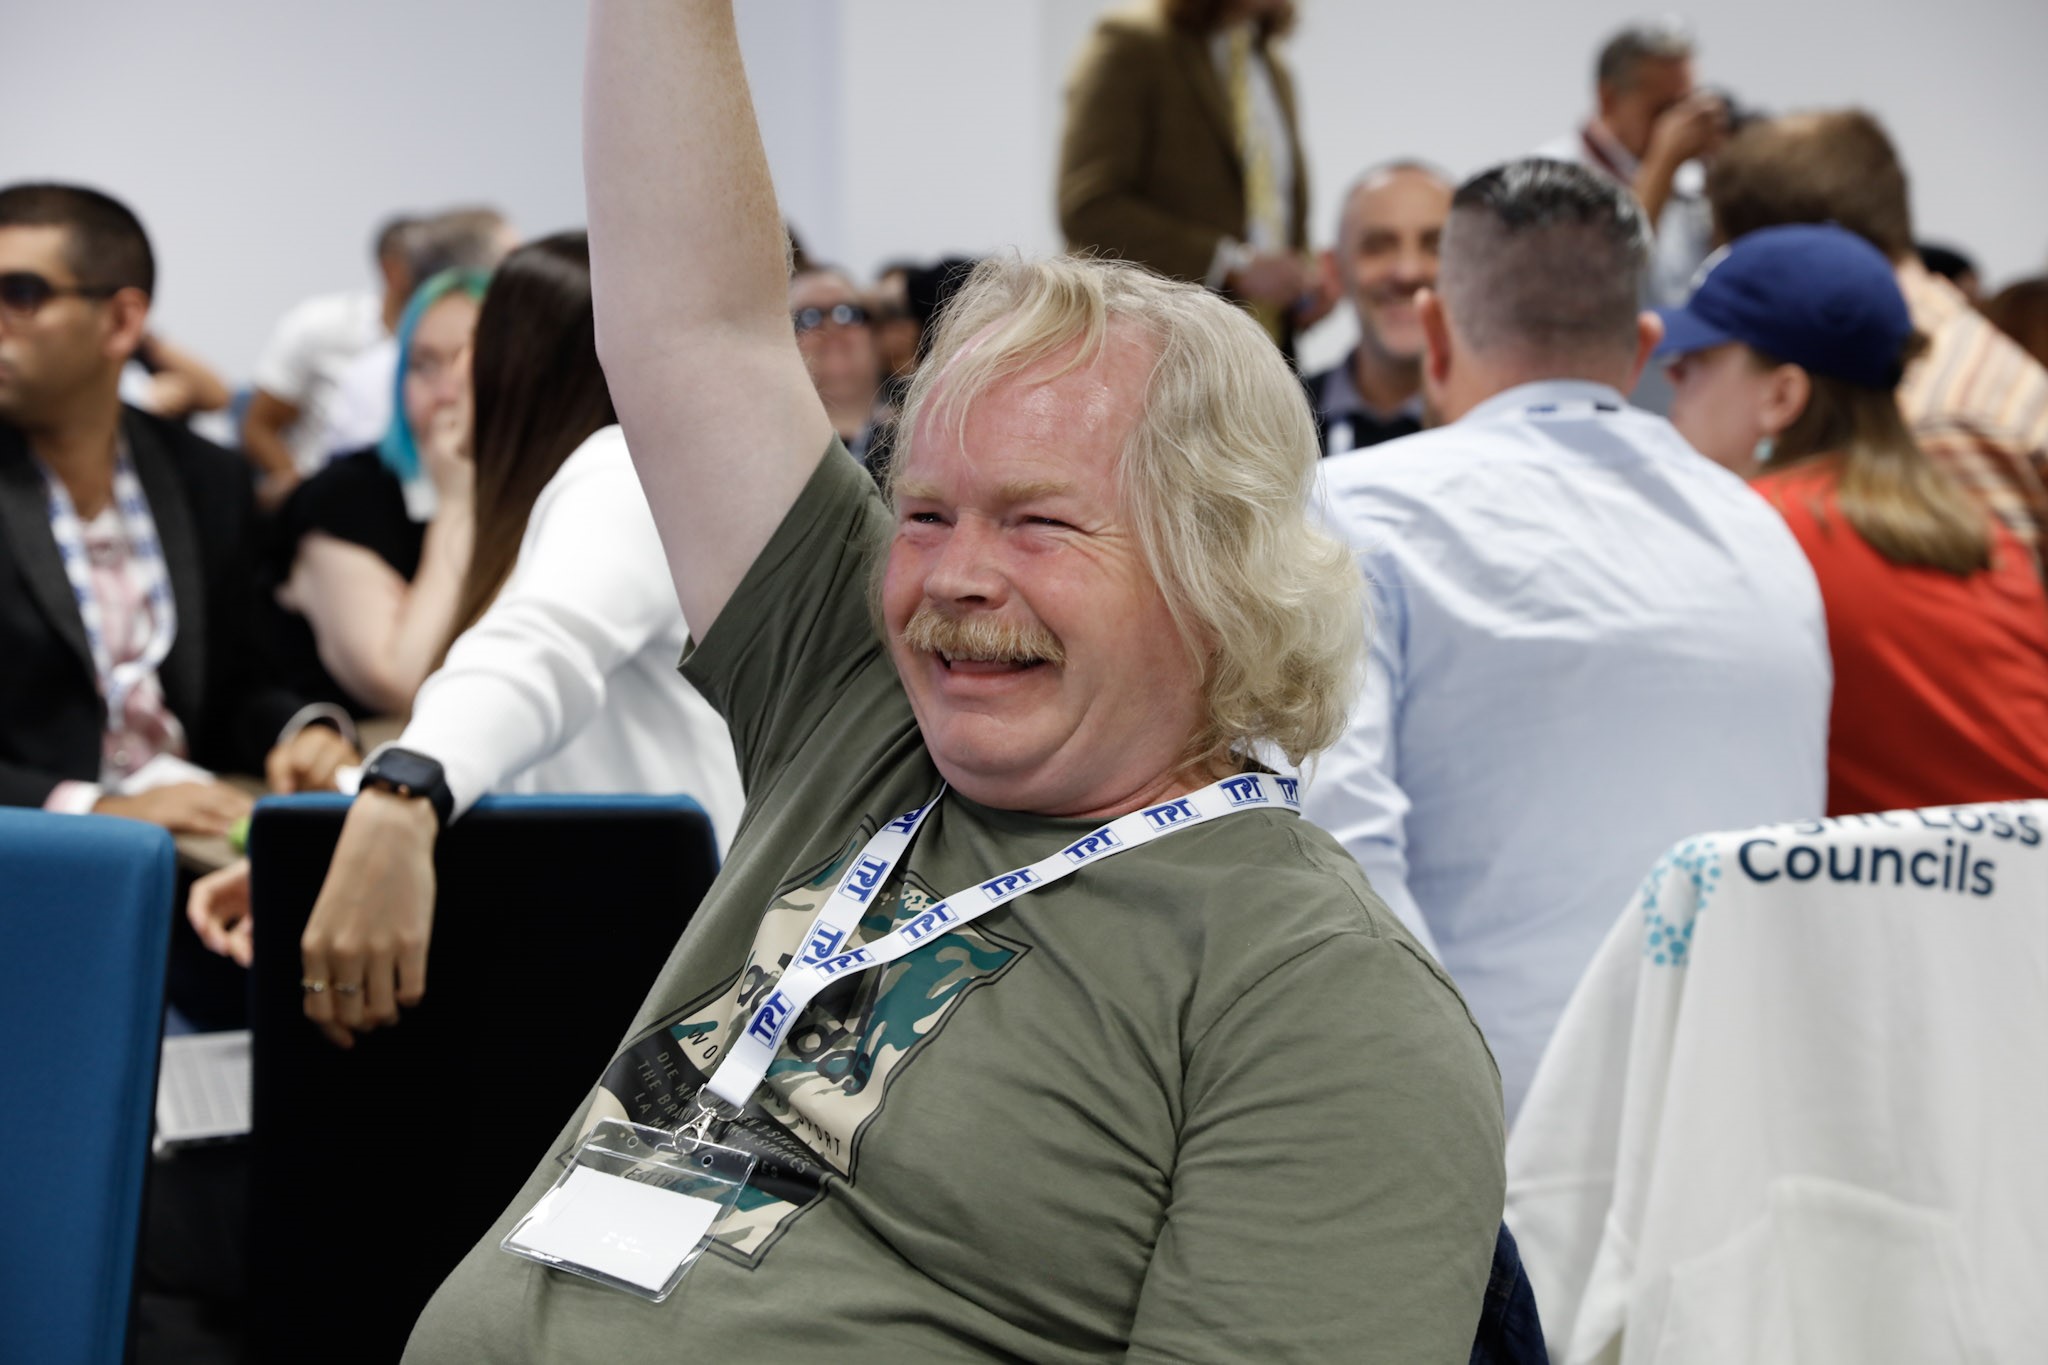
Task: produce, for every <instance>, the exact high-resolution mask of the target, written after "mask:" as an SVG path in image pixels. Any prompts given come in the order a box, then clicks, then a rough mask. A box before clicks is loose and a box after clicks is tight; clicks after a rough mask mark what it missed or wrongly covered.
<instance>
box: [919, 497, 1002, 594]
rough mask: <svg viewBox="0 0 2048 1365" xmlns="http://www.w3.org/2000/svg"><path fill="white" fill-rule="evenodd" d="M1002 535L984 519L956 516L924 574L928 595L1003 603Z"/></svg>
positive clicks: (925, 589)
mask: <svg viewBox="0 0 2048 1365" xmlns="http://www.w3.org/2000/svg"><path fill="white" fill-rule="evenodd" d="M1000 535H1001V532H1000V530H999V529H998V528H997V527H996V526H994V525H993V524H991V523H990V522H989V521H988V520H986V519H985V518H982V517H978V516H971V515H963V516H960V517H958V518H956V519H955V520H954V522H953V525H952V526H951V527H950V528H948V530H947V532H946V538H945V543H944V544H943V545H942V546H940V548H939V553H938V557H937V558H936V559H934V560H933V561H932V565H931V568H930V570H929V571H928V572H927V573H926V574H925V582H924V591H925V596H926V597H929V598H930V599H931V600H933V601H934V602H965V603H974V604H981V605H995V604H998V603H1000V602H1001V601H1002V600H1003V598H1004V596H1005V593H1006V590H1007V580H1006V579H1005V578H1004V577H1003V573H1002V567H1001V565H1000V563H999V562H998V555H997V551H998V549H999V539H1000Z"/></svg>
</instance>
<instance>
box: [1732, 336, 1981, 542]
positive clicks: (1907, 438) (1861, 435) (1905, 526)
mask: <svg viewBox="0 0 2048 1365" xmlns="http://www.w3.org/2000/svg"><path fill="white" fill-rule="evenodd" d="M1921 346H1922V341H1921V339H1920V338H1919V337H1915V338H1914V339H1913V341H1912V343H1911V344H1910V345H1909V346H1908V347H1907V358H1910V357H1911V356H1912V355H1913V354H1914V353H1915V352H1917V351H1918V350H1919V349H1920V348H1921ZM1757 358H1758V360H1759V361H1760V362H1762V363H1763V364H1764V367H1765V368H1767V369H1769V368H1775V367H1776V365H1777V363H1778V362H1777V361H1774V360H1772V359H1770V357H1768V356H1762V355H1759V356H1758V357H1757ZM1807 378H1808V380H1809V381H1811V383H1812V386H1813V391H1812V393H1811V395H1810V396H1809V397H1808V398H1807V400H1806V407H1805V409H1804V410H1803V411H1802V412H1801V413H1800V414H1799V416H1798V417H1796V418H1795V419H1793V422H1792V425H1791V426H1789V427H1787V428H1785V430H1784V431H1782V432H1780V433H1779V434H1778V438H1777V442H1776V445H1775V448H1774V449H1773V451H1772V453H1771V459H1770V462H1769V463H1768V464H1767V465H1765V466H1764V467H1765V469H1767V470H1779V469H1784V468H1787V467H1789V466H1791V465H1794V464H1797V463H1800V462H1802V461H1805V460H1810V459H1814V458H1816V457H1823V456H1825V457H1830V458H1832V459H1833V460H1835V461H1837V462H1838V465H1837V467H1838V468H1839V469H1840V471H1841V477H1840V481H1839V482H1838V483H1837V485H1836V488H1835V500H1836V503H1837V504H1838V505H1839V506H1840V507H1841V509H1842V516H1843V519H1844V520H1846V521H1847V522H1848V523H1849V525H1851V526H1852V527H1854V528H1855V529H1856V534H1858V535H1860V536H1862V537H1863V539H1864V540H1866V541H1868V542H1869V543H1870V547H1871V548H1872V549H1874V550H1876V551H1877V552H1878V553H1879V554H1881V555H1883V556H1884V557H1885V558H1886V559H1888V560H1890V561H1891V562H1892V563H1894V564H1900V565H1907V566H1913V567H1919V568H1928V569H1940V570H1942V571H1943V572H1945V573H1952V574H1956V575H1959V576H1966V575H1969V574H1973V573H1976V572H1978V571H1979V570H1981V569H1988V568H1990V567H1991V528H1990V526H1989V525H1988V524H1987V520H1986V518H1987V514H1986V513H1985V512H1984V510H1983V509H1982V508H1981V507H1979V506H1977V504H1976V503H1974V502H1972V501H1971V500H1970V496H1969V494H1967V493H1965V492H1964V491H1963V489H1962V486H1961V485H1959V484H1958V483H1957V482H1956V481H1955V480H1954V479H1953V478H1951V477H1949V475H1948V473H1947V472H1946V471H1945V470H1943V469H1941V468H1940V467H1938V466H1937V465H1936V464H1935V463H1934V461H1932V460H1930V459H1928V458H1927V454H1926V452H1925V451H1923V450H1921V449H1920V443H1919V442H1918V441H1916V440H1914V439H1913V433H1912V431H1911V430H1910V429H1909V428H1908V427H1907V426H1906V419H1905V417H1904V416H1903V415H1902V414H1901V413H1900V412H1899V400H1898V394H1897V391H1896V390H1894V389H1873V388H1867V387H1865V386H1863V385H1861V384H1851V383H1849V382H1848V381H1847V380H1842V379H1835V378H1831V377H1829V376H1827V375H1820V374H1814V373H1812V372H1811V371H1809V372H1808V374H1807Z"/></svg>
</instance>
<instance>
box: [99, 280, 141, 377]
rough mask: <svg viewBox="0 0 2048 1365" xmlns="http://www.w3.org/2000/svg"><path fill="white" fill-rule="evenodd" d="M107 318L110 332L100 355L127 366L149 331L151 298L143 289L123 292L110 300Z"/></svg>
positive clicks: (105, 338)
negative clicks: (129, 358)
mask: <svg viewBox="0 0 2048 1365" xmlns="http://www.w3.org/2000/svg"><path fill="white" fill-rule="evenodd" d="M104 316H105V318H106V326H107V331H106V336H105V337H104V338H102V340H101V343H100V346H101V352H102V354H104V355H105V356H106V357H107V358H108V359H109V360H117V361H120V362H122V363H123V364H125V363H126V362H127V360H128V357H130V356H132V355H134V354H135V352H136V349H137V348H138V347H140V346H141V345H142V338H143V334H144V333H146V332H148V331H149V295H147V294H145V293H143V292H142V291H141V290H140V289H134V288H129V289H123V290H121V291H119V292H118V293H116V294H115V295H114V296H113V297H112V298H110V299H108V300H107V308H106V312H105V314H104Z"/></svg>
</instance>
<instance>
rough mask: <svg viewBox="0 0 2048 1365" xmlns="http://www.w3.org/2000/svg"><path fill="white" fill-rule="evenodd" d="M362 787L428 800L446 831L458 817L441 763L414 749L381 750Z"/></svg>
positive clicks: (440, 825) (371, 763)
mask: <svg viewBox="0 0 2048 1365" xmlns="http://www.w3.org/2000/svg"><path fill="white" fill-rule="evenodd" d="M362 785H363V786H364V787H366V788H367V787H375V788H377V789H378V790H380V791H387V792H394V793H396V794H397V795H399V796H424V797H425V798H426V799H427V804H428V805H430V806H432V807H433V808H434V823H435V824H436V825H437V826H439V827H440V828H442V829H446V828H448V820H449V818H450V817H451V816H452V815H454V813H455V793H454V792H451V791H449V790H448V774H447V773H445V772H443V771H442V770H441V765H440V764H439V763H437V762H436V761H434V760H433V759H431V758H428V757H427V756H426V755H425V754H420V753H414V752H413V751H412V750H411V749H398V748H386V749H382V750H379V751H378V753H377V755H376V756H375V757H373V758H372V759H371V760H370V761H369V763H368V764H367V765H365V766H364V768H363V782H362Z"/></svg>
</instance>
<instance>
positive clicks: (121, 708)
mask: <svg viewBox="0 0 2048 1365" xmlns="http://www.w3.org/2000/svg"><path fill="white" fill-rule="evenodd" d="M43 481H44V482H45V483H46V484H47V485H48V486H49V494H50V534H51V535H52V536H54V537H56V540H57V554H58V556H59V557H60V558H62V559H63V561H64V576H65V577H66V578H68V579H70V580H71V595H72V597H73V598H75V599H76V600H77V602H78V619H79V621H80V622H81V623H82V624H83V625H84V626H85V643H86V647H87V648H88V649H89V650H91V652H92V666H93V672H94V673H95V674H96V675H97V677H98V682H99V686H100V695H101V696H103V697H105V698H106V702H107V728H108V729H109V730H121V729H124V728H126V726H127V705H128V695H129V693H131V692H133V691H134V690H135V687H136V685H137V684H138V683H140V682H141V681H142V680H143V679H144V678H146V677H148V676H149V675H150V674H152V673H154V672H156V670H157V667H158V665H160V664H162V663H163V661H164V659H165V658H166V657H167V656H168V655H169V654H170V652H171V642H172V641H173V640H174V639H176V638H177V634H178V609H177V604H176V602H174V601H173V600H172V598H171V577H170V570H169V569H168V568H167V567H166V566H165V564H164V551H163V546H162V545H161V544H160V543H159V542H158V541H157V537H156V519H155V518H154V517H152V516H151V515H150V512H149V502H148V500H147V499H146V498H144V497H143V496H142V481H141V480H140V479H138V478H137V477H136V476H135V465H134V463H133V462H132V461H131V460H129V458H128V452H127V451H126V450H120V451H117V452H116V454H115V457H114V510H115V513H116V515H117V516H118V517H119V518H120V522H121V534H122V536H123V538H125V539H126V540H127V542H128V557H129V563H130V566H131V569H132V571H133V572H134V573H135V574H136V575H138V576H139V577H140V579H141V581H142V595H143V598H144V600H145V601H147V602H148V604H149V616H150V623H151V627H150V638H149V643H148V644H147V645H145V646H143V650H142V653H141V654H140V655H138V656H137V657H135V658H133V659H130V660H129V661H128V662H126V663H123V664H116V663H115V662H114V655H113V649H112V647H111V645H110V644H109V643H108V640H107V632H106V625H105V623H104V622H103V621H102V619H101V615H100V599H99V595H98V594H97V593H95V592H94V591H93V584H92V563H91V561H90V559H89V558H88V556H87V552H86V548H85V524H84V523H83V522H81V521H80V520H79V518H78V509H77V508H76V507H75V506H74V505H73V504H72V501H71V494H70V493H69V492H67V491H66V490H65V487H64V483H63V480H61V479H59V478H58V477H57V476H56V475H55V474H53V473H52V472H51V471H50V470H49V468H48V467H47V466H45V467H44V469H43Z"/></svg>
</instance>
